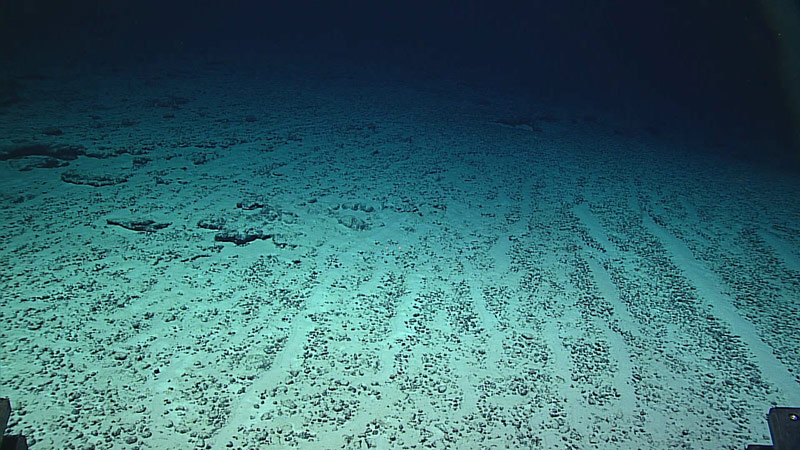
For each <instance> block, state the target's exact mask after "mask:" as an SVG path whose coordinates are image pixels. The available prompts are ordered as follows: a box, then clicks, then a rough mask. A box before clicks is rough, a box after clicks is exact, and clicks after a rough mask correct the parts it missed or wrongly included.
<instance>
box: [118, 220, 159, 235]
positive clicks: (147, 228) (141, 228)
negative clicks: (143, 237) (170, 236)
mask: <svg viewBox="0 0 800 450" xmlns="http://www.w3.org/2000/svg"><path fill="white" fill-rule="evenodd" d="M106 223H108V224H109V225H116V226H119V227H122V228H125V229H128V230H131V231H138V232H145V233H155V232H156V231H158V230H161V229H164V228H167V227H168V226H170V225H171V223H170V222H164V223H158V222H156V221H154V220H150V219H146V220H136V219H108V220H106Z"/></svg>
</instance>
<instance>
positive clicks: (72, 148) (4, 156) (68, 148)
mask: <svg viewBox="0 0 800 450" xmlns="http://www.w3.org/2000/svg"><path fill="white" fill-rule="evenodd" d="M85 154H86V148H85V147H84V146H82V145H72V144H40V143H36V144H24V145H17V146H12V147H6V148H4V149H2V150H0V161H8V160H10V159H19V158H25V157H28V156H47V157H50V158H56V159H61V160H64V161H72V160H75V159H78V157H79V156H83V155H85Z"/></svg>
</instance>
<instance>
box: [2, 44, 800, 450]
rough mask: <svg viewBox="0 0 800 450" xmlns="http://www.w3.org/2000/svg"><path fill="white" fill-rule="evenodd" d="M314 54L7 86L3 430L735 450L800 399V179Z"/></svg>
mask: <svg viewBox="0 0 800 450" xmlns="http://www.w3.org/2000/svg"><path fill="white" fill-rule="evenodd" d="M306 63H307V62H303V61H298V62H295V63H291V62H285V61H281V62H275V63H274V64H272V63H269V62H267V63H259V64H255V63H252V64H251V63H248V62H247V61H241V60H239V61H228V60H224V59H223V60H220V59H212V58H209V59H205V60H203V59H190V60H185V61H180V60H170V61H167V62H164V63H158V62H152V61H151V62H147V63H142V64H141V65H140V66H136V65H130V64H129V65H126V66H125V67H122V68H119V67H116V66H115V65H114V64H106V65H103V64H96V65H90V66H80V65H73V66H67V67H63V66H62V67H58V68H52V69H48V70H44V71H28V70H23V69H19V70H17V72H13V71H12V70H11V69H9V70H8V71H7V73H6V74H5V76H6V80H5V81H3V83H2V88H1V89H0V91H2V95H1V97H2V102H0V103H2V113H0V127H1V128H0V129H2V136H0V138H1V139H2V142H1V144H2V145H1V146H0V150H1V151H0V159H1V160H2V163H1V164H0V171H2V173H0V180H1V181H0V184H1V186H2V188H1V190H0V213H1V214H2V222H0V257H1V258H2V265H0V270H2V272H1V273H2V278H1V281H0V282H1V283H2V284H0V286H1V287H2V295H1V296H0V322H1V323H2V328H1V329H0V339H1V340H0V344H2V352H0V365H1V367H2V371H0V395H2V396H7V397H10V398H11V400H12V406H13V408H14V413H13V416H12V420H11V424H10V425H11V428H10V430H9V432H12V433H24V434H26V435H27V436H28V437H29V442H32V443H33V446H32V448H33V449H56V448H57V449H71V448H75V449H82V450H84V449H112V448H113V449H131V450H132V449H192V448H196V449H201V448H206V449H221V448H243V449H249V448H265V449H266V448H301V449H317V448H318V449H322V448H345V449H363V448H379V449H382V448H387V449H388V448H398V449H399V448H433V449H444V448H452V449H467V448H473V449H491V448H498V449H499V448H568V449H592V448H602V449H622V448H629V449H634V448H647V449H666V448H708V449H711V448H715V449H717V448H720V449H721V448H728V449H734V448H737V449H738V448H742V447H743V445H744V444H746V443H748V442H764V441H767V442H768V434H767V424H766V420H765V417H764V415H765V413H766V412H767V409H768V408H769V407H770V406H772V405H790V404H800V302H799V301H798V299H800V202H798V199H799V198H800V182H799V181H798V178H797V177H796V176H794V175H793V174H791V173H790V172H786V171H781V170H780V169H779V168H776V167H774V166H770V165H769V164H761V162H756V161H752V160H745V159H742V158H739V157H737V156H736V155H738V154H740V153H742V152H740V151H739V150H740V149H737V145H738V144H737V141H736V138H735V136H733V135H734V134H735V133H732V137H731V139H730V140H729V141H727V142H709V141H704V140H703V139H701V138H698V137H696V136H695V137H693V136H691V135H688V134H682V133H679V132H673V130H670V129H669V126H668V125H667V126H665V127H664V128H663V129H659V130H656V129H653V128H647V129H645V128H642V127H638V126H636V125H633V124H631V123H630V122H627V121H625V120H621V119H618V118H615V117H613V116H611V115H604V114H603V113H602V112H597V111H591V110H586V109H583V110H581V109H576V108H572V107H570V106H566V105H565V106H560V105H558V104H557V103H550V104H546V105H545V104H542V105H537V104H536V103H535V101H531V99H530V98H527V99H520V98H515V97H514V96H513V95H509V93H508V92H502V93H501V89H498V90H493V89H492V88H490V87H480V86H475V85H471V84H469V83H461V82H459V80H456V79H447V78H444V79H443V78H436V77H430V78H414V77H409V76H406V75H405V74H394V73H392V72H391V71H381V69H380V68H373V69H369V70H368V69H364V70H359V69H358V68H353V67H348V66H346V65H345V66H335V65H332V66H327V67H326V68H324V69H322V68H320V69H318V70H316V71H314V70H310V69H309V65H308V64H306ZM741 145H750V144H745V143H742V144H741ZM745 153H747V152H745ZM751 153H752V152H751Z"/></svg>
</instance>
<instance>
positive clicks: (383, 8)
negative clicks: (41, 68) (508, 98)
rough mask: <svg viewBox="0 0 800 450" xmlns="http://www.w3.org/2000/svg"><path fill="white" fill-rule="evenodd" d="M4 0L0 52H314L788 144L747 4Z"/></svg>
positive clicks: (772, 77)
mask: <svg viewBox="0 0 800 450" xmlns="http://www.w3.org/2000/svg"><path fill="white" fill-rule="evenodd" d="M0 8H2V14H1V16H2V17H3V19H2V20H3V21H4V22H3V23H2V29H3V32H2V33H3V38H2V39H3V42H4V44H3V49H2V55H3V56H4V58H6V59H8V60H12V61H13V60H25V59H29V58H36V57H37V55H47V56H46V57H47V58H55V59H58V58H59V57H60V58H63V59H64V60H67V61H69V60H82V59H88V60H94V61H103V60H108V61H115V62H119V61H125V60H126V59H129V58H140V59H147V58H149V57H154V56H159V55H166V56H167V57H169V55H175V54H191V53H197V52H200V53H202V52H206V53H214V52H217V53H222V52H229V53H230V52H232V51H233V52H234V53H236V52H245V53H246V52H251V53H257V52H259V51H264V52H265V53H264V58H269V57H270V54H269V53H266V52H267V51H274V50H275V49H280V50H281V51H283V52H286V53H287V54H291V53H295V54H297V55H298V56H300V55H302V54H304V53H309V52H311V53H312V54H313V53H314V52H316V53H318V54H319V55H323V56H325V57H329V58H333V59H335V58H337V57H339V58H346V59H347V60H349V61H358V62H360V63H362V64H364V65H369V64H381V65H386V66H392V65H395V66H396V67H397V68H398V69H403V70H409V71H419V72H432V74H433V75H434V76H443V77H453V78H459V77H461V78H464V80H465V82H474V83H477V84H484V85H487V84H488V85H494V86H501V87H504V88H507V89H509V90H513V91H517V92H519V93H520V95H522V96H530V97H532V98H534V99H544V100H545V101H549V102H555V103H557V102H559V101H562V100H561V99H562V98H568V99H569V101H572V102H574V101H575V99H578V100H579V101H585V102H586V103H587V104H590V105H593V106H597V107H599V108H601V109H608V110H611V111H614V112H615V113H623V114H627V115H630V116H634V117H645V118H647V119H649V120H651V121H660V122H669V123H672V122H674V123H676V125H677V124H678V123H680V122H681V121H683V122H685V123H684V124H683V126H684V127H687V128H696V129H697V130H704V129H705V130H706V131H708V133H710V134H711V135H713V136H715V137H717V138H720V139H722V138H724V137H725V136H726V135H727V136H728V137H733V138H735V139H756V140H767V141H772V142H775V143H776V144H778V145H784V146H787V147H790V146H791V145H792V138H793V133H795V132H796V130H795V129H794V128H795V126H794V125H795V124H794V123H793V121H792V120H791V110H790V109H789V108H788V104H787V98H789V95H788V94H787V92H786V90H785V89H786V86H785V83H784V81H783V79H782V76H783V75H782V73H781V70H782V65H783V64H784V63H783V62H782V61H781V58H780V48H779V42H778V41H777V37H776V31H775V30H773V29H771V28H770V25H769V23H768V21H767V18H766V17H765V14H764V12H763V11H761V10H760V9H759V8H758V7H757V5H755V4H754V3H752V2H745V1H740V2H739V1H737V2H731V3H730V4H726V5H725V8H719V7H718V6H716V5H714V4H713V2H692V1H677V2H676V1H669V2H667V1H658V2H647V3H645V4H642V3H638V2H625V1H607V2H581V1H567V2H561V3H559V4H546V5H545V4H525V3H524V2H500V3H492V4H490V3H489V2H481V1H466V2H435V4H431V5H428V4H425V3H424V2H402V3H400V2H391V3H380V4H375V3H373V4H370V3H368V2H358V1H350V2H338V3H334V2H292V3H291V4H288V3H286V4H284V3H278V4H269V3H267V4H259V3H257V2H238V3H237V4H235V5H225V6H220V5H218V4H216V3H215V2H200V4H192V3H189V2H165V3H155V2H149V3H148V2H144V3H142V2H124V1H121V2H102V1H97V2H82V3H79V4H78V5H77V6H76V5H75V4H74V3H69V4H67V3H57V2H47V1H42V2H13V1H11V2H6V3H4V5H3V6H2V7H0ZM231 49H233V50H231ZM230 56H231V57H234V58H235V57H236V56H237V55H236V54H231V55H230ZM134 60H135V59H134ZM699 132H700V133H702V131H699Z"/></svg>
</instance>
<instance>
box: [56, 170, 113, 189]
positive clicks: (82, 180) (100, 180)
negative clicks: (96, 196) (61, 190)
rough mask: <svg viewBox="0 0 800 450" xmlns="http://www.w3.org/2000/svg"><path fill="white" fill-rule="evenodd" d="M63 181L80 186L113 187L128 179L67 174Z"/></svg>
mask: <svg viewBox="0 0 800 450" xmlns="http://www.w3.org/2000/svg"><path fill="white" fill-rule="evenodd" d="M61 181H64V182H65V183H70V184H79V185H87V186H94V187H100V186H111V185H114V184H121V183H124V182H126V181H128V179H127V178H126V177H113V176H108V175H90V174H84V173H78V172H65V173H63V174H61Z"/></svg>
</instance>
